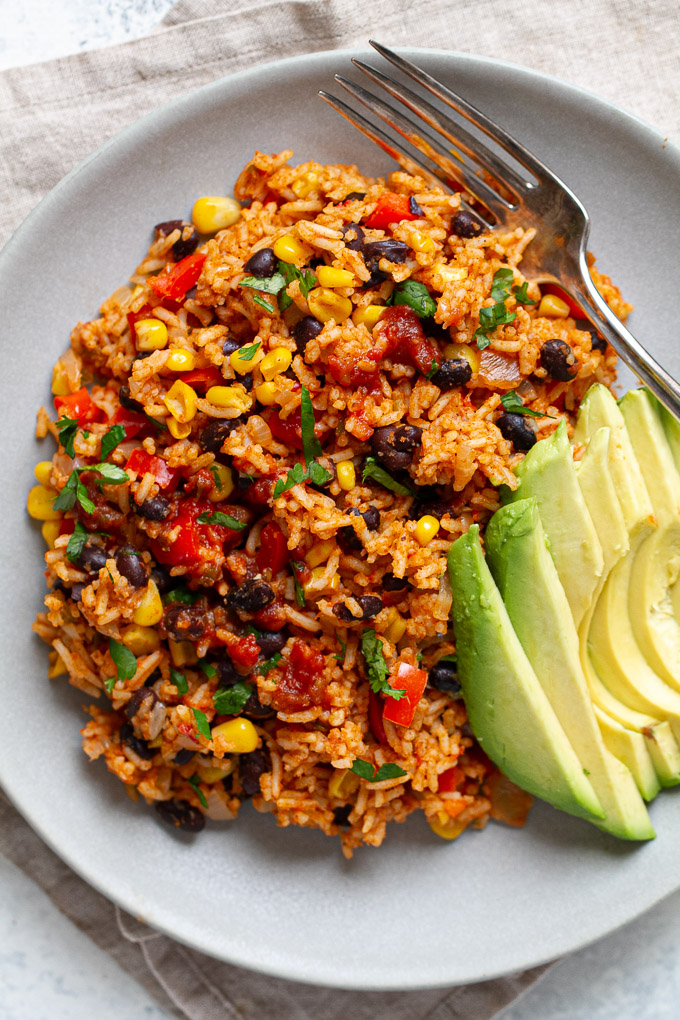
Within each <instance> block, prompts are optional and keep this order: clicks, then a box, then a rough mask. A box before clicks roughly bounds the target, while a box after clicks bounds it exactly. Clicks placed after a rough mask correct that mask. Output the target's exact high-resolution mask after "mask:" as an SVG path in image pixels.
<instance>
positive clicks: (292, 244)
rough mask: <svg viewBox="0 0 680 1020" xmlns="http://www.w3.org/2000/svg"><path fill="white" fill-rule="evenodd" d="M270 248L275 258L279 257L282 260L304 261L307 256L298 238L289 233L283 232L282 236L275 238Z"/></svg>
mask: <svg viewBox="0 0 680 1020" xmlns="http://www.w3.org/2000/svg"><path fill="white" fill-rule="evenodd" d="M272 249H273V251H274V254H275V255H276V257H277V259H281V261H282V262H304V261H305V259H306V258H307V252H306V251H305V249H304V248H303V247H302V245H301V244H300V242H299V241H298V239H297V238H296V237H293V236H292V235H291V234H284V235H283V237H279V238H277V240H276V241H274V244H273V245H272Z"/></svg>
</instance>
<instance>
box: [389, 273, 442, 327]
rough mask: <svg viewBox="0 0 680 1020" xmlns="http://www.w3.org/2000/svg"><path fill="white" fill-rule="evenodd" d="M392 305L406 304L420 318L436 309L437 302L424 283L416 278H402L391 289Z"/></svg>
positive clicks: (425, 317) (424, 317)
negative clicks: (401, 280)
mask: <svg viewBox="0 0 680 1020" xmlns="http://www.w3.org/2000/svg"><path fill="white" fill-rule="evenodd" d="M391 303H392V304H393V305H408V307H409V308H412V309H413V311H414V312H415V313H416V315H418V316H419V317H420V318H421V319H427V318H429V317H430V316H431V315H434V313H435V312H436V311H437V302H436V301H435V300H434V298H433V297H432V296H431V294H430V292H429V290H428V289H427V287H426V286H425V284H424V283H418V281H417V280H404V282H403V283H398V284H397V286H396V287H395V288H394V290H393V291H392V298H391Z"/></svg>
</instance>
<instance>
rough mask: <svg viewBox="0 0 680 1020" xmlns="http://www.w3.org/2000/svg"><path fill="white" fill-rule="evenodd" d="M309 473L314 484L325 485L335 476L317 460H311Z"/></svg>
mask: <svg viewBox="0 0 680 1020" xmlns="http://www.w3.org/2000/svg"><path fill="white" fill-rule="evenodd" d="M307 474H308V476H309V480H310V482H312V483H313V484H314V485H325V484H326V482H329V481H330V480H331V478H332V477H333V475H332V474H331V473H330V471H326V468H325V467H322V466H321V464H319V462H318V461H317V460H313V461H312V462H311V464H310V465H309V468H308V471H307Z"/></svg>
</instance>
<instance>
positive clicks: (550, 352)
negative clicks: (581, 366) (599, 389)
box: [541, 339, 578, 382]
mask: <svg viewBox="0 0 680 1020" xmlns="http://www.w3.org/2000/svg"><path fill="white" fill-rule="evenodd" d="M541 365H542V367H543V368H544V369H545V370H546V372H547V373H548V375H549V376H551V377H552V378H553V379H557V380H558V382H569V380H570V379H573V378H574V376H575V375H576V373H577V372H578V365H577V364H576V355H575V354H574V352H573V350H572V349H571V347H570V346H569V344H568V343H566V342H565V341H564V340H559V339H555V340H548V341H547V343H544V344H543V346H542V347H541Z"/></svg>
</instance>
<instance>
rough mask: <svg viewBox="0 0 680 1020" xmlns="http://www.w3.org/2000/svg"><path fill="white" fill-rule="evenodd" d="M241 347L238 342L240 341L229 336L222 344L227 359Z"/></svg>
mask: <svg viewBox="0 0 680 1020" xmlns="http://www.w3.org/2000/svg"><path fill="white" fill-rule="evenodd" d="M240 346H241V344H240V343H239V342H238V340H236V339H234V337H233V336H228V337H226V339H225V340H224V341H223V343H222V354H224V356H225V358H226V357H228V356H229V355H230V354H233V353H234V351H237V350H238V349H239V347H240Z"/></svg>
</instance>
